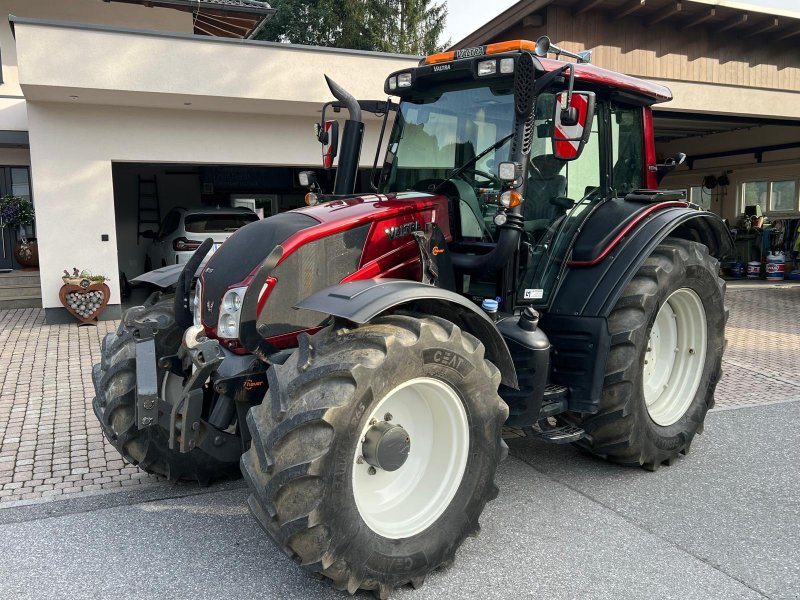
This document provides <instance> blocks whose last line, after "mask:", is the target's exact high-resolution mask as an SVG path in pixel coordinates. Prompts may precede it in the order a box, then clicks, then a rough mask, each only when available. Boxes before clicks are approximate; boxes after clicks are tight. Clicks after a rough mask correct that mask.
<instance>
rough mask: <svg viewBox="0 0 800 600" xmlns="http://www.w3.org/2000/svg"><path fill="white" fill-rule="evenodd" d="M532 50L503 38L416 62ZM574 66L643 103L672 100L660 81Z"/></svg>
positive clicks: (549, 66) (548, 67) (589, 79)
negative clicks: (502, 40)
mask: <svg viewBox="0 0 800 600" xmlns="http://www.w3.org/2000/svg"><path fill="white" fill-rule="evenodd" d="M535 50H536V42H532V41H530V40H510V41H507V42H497V43H494V44H487V45H484V46H476V47H474V48H462V49H457V50H449V51H447V52H441V53H438V54H431V55H429V56H426V57H425V58H423V59H422V60H421V61H420V66H427V65H437V64H442V63H447V62H454V61H459V60H465V59H480V58H483V57H489V56H492V55H497V54H501V53H502V54H504V55H509V54H520V53H522V52H531V53H533V52H534V51H535ZM536 61H538V63H539V64H540V65H541V67H542V70H543V71H545V72H550V71H554V70H555V69H558V68H560V67H562V66H563V65H564V64H566V62H567V61H563V60H556V59H550V58H544V57H540V56H534V62H536ZM571 64H574V67H575V78H576V79H577V80H578V81H584V82H586V83H590V84H593V85H596V86H602V87H605V88H607V89H610V90H613V91H615V92H617V93H621V94H625V93H626V92H627V93H629V94H632V95H635V96H637V97H638V98H641V99H643V100H646V103H647V104H658V103H661V102H668V101H670V100H672V91H670V89H669V88H668V87H666V86H664V85H661V84H658V83H654V82H652V81H647V80H646V79H639V78H638V77H632V76H630V75H625V74H623V73H618V72H616V71H610V70H608V69H603V68H602V67H598V66H596V65H593V64H591V63H571Z"/></svg>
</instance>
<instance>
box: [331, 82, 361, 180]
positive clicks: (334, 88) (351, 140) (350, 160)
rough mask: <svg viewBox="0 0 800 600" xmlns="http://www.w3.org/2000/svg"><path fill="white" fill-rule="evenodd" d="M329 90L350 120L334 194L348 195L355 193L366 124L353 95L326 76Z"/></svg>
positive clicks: (341, 149)
mask: <svg viewBox="0 0 800 600" xmlns="http://www.w3.org/2000/svg"><path fill="white" fill-rule="evenodd" d="M325 81H326V82H327V83H328V88H329V89H330V90H331V94H333V96H334V98H336V99H337V100H338V101H339V102H341V103H342V104H344V106H345V107H346V108H347V112H348V113H349V118H348V119H347V120H346V121H345V122H344V133H343V134H342V145H341V148H340V150H339V165H338V167H337V169H336V182H335V183H334V186H333V193H334V194H336V195H347V194H352V193H353V192H355V187H356V177H357V175H358V162H359V159H360V158H361V144H362V142H363V140H364V122H363V121H362V119H361V107H360V106H359V105H358V100H356V99H355V98H354V97H353V95H352V94H350V93H349V92H348V91H347V90H345V89H344V88H343V87H341V86H340V85H339V84H338V83H336V82H335V81H334V80H333V79H331V78H330V77H328V76H327V75H326V76H325Z"/></svg>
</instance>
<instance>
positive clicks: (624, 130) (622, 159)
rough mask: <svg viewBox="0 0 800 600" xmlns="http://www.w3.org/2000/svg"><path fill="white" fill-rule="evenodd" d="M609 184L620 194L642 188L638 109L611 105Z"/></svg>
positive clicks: (640, 122) (640, 133)
mask: <svg viewBox="0 0 800 600" xmlns="http://www.w3.org/2000/svg"><path fill="white" fill-rule="evenodd" d="M611 159H612V164H613V180H612V183H611V187H612V188H613V189H614V190H615V192H616V194H617V195H618V196H624V195H626V194H628V193H629V192H632V191H633V190H637V189H641V188H642V187H643V181H642V165H643V164H644V129H643V126H642V109H641V108H635V107H631V108H628V107H624V106H618V105H616V104H613V105H612V106H611Z"/></svg>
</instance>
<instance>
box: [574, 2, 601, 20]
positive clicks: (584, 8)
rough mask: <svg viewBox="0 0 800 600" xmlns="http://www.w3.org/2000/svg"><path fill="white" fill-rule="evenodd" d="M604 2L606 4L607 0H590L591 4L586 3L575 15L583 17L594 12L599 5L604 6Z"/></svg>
mask: <svg viewBox="0 0 800 600" xmlns="http://www.w3.org/2000/svg"><path fill="white" fill-rule="evenodd" d="M603 2H605V0H589V2H586V3H585V4H584V5H583V6H581V7H580V8H579V9H578V12H576V13H575V15H576V16H577V15H582V14H583V13H585V12H588V11H590V10H592V9H593V8H594V7H595V6H597V5H598V4H603Z"/></svg>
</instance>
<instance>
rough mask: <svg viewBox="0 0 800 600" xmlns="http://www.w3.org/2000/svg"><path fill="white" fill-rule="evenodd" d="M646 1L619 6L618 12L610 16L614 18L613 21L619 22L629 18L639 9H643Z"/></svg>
mask: <svg viewBox="0 0 800 600" xmlns="http://www.w3.org/2000/svg"><path fill="white" fill-rule="evenodd" d="M646 1H647V0H631V1H630V2H628V3H627V4H624V5H623V6H621V7H620V9H619V12H616V13H611V16H612V17H613V18H614V20H615V21H619V20H620V19H624V18H625V17H629V16H630V15H632V14H633V13H635V12H636V11H637V10H639V9H640V8H644V5H645V2H646Z"/></svg>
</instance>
